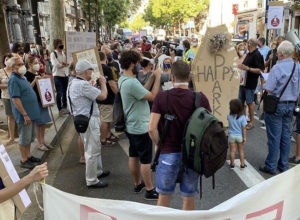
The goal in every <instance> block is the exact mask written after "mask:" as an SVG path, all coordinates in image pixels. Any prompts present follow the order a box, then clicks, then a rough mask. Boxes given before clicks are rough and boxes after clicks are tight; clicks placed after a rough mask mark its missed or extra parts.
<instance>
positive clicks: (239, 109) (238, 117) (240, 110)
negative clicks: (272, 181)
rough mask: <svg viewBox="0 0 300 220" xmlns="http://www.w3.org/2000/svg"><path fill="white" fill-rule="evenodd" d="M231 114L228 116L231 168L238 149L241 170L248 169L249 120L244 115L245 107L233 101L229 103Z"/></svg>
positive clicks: (238, 101)
mask: <svg viewBox="0 0 300 220" xmlns="http://www.w3.org/2000/svg"><path fill="white" fill-rule="evenodd" d="M229 109H230V114H228V115H227V120H228V124H229V128H228V142H229V146H230V167H231V168H234V166H235V165H234V160H235V153H236V149H238V151H239V156H240V161H241V165H240V167H241V168H245V167H247V165H246V164H245V154H244V144H245V143H246V132H247V129H246V125H247V120H246V117H245V115H244V107H243V104H242V102H241V101H240V100H239V99H233V100H231V101H230V103H229Z"/></svg>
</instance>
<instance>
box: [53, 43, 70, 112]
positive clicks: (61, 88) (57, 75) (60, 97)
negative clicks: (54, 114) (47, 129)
mask: <svg viewBox="0 0 300 220" xmlns="http://www.w3.org/2000/svg"><path fill="white" fill-rule="evenodd" d="M53 45H54V48H55V50H54V51H53V52H52V53H51V56H50V58H51V63H52V66H53V69H52V73H53V76H54V83H55V87H56V92H57V98H56V100H57V108H58V110H59V115H63V114H67V113H68V110H67V97H66V93H67V88H68V76H67V74H66V67H67V66H68V64H67V59H66V55H65V54H64V52H63V49H64V44H63V41H62V40H61V39H55V40H54V42H53Z"/></svg>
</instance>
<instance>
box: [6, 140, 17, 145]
mask: <svg viewBox="0 0 300 220" xmlns="http://www.w3.org/2000/svg"><path fill="white" fill-rule="evenodd" d="M15 143H16V142H15V140H9V141H8V142H7V143H6V144H5V146H9V145H12V144H15Z"/></svg>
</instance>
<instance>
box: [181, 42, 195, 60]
mask: <svg viewBox="0 0 300 220" xmlns="http://www.w3.org/2000/svg"><path fill="white" fill-rule="evenodd" d="M182 44H183V48H184V53H183V61H184V62H185V63H187V64H189V65H191V64H192V61H193V60H194V59H195V55H194V52H193V50H192V49H191V44H190V42H189V41H188V40H185V41H183V43H182Z"/></svg>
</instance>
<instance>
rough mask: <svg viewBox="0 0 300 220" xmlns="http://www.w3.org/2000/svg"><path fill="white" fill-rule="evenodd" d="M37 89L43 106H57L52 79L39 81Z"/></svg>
mask: <svg viewBox="0 0 300 220" xmlns="http://www.w3.org/2000/svg"><path fill="white" fill-rule="evenodd" d="M37 87H38V91H39V94H40V98H41V101H42V106H43V107H44V108H45V107H48V106H51V105H54V104H55V94H54V85H53V81H52V80H51V78H43V79H38V80H37Z"/></svg>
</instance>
